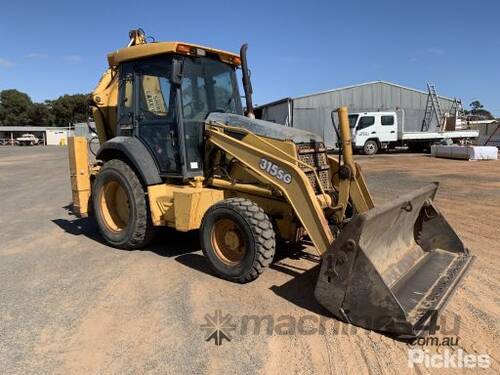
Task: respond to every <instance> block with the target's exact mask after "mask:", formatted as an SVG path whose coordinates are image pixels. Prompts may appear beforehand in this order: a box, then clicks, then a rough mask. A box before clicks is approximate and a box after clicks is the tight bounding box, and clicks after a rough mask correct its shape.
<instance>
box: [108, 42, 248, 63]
mask: <svg viewBox="0 0 500 375" xmlns="http://www.w3.org/2000/svg"><path fill="white" fill-rule="evenodd" d="M203 51H204V52H205V53H206V52H209V53H212V54H215V55H217V56H218V57H219V59H220V60H221V61H223V62H225V63H228V64H231V65H235V66H238V65H240V64H241V60H240V56H239V55H238V54H235V53H232V52H227V51H222V50H219V49H215V48H210V47H205V46H200V45H197V44H192V43H184V42H155V43H144V44H137V45H134V46H130V47H125V48H121V49H119V50H117V51H115V52H111V53H110V54H108V64H109V66H110V67H114V66H117V65H119V64H121V63H123V62H125V61H129V60H135V59H140V58H143V57H150V56H156V55H161V54H164V53H176V54H181V55H187V56H203Z"/></svg>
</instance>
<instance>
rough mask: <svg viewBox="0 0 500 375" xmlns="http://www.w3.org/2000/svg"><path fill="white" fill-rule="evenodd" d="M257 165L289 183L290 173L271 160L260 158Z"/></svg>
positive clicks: (290, 179)
mask: <svg viewBox="0 0 500 375" xmlns="http://www.w3.org/2000/svg"><path fill="white" fill-rule="evenodd" d="M259 167H260V169H262V170H264V171H266V172H267V173H268V174H270V175H271V176H273V177H276V178H277V179H278V180H281V181H283V182H284V183H285V184H290V183H291V182H292V175H291V174H290V173H288V172H287V171H285V170H284V169H281V168H280V167H279V166H278V165H276V164H274V163H273V162H272V161H269V160H267V159H266V158H262V159H260V162H259Z"/></svg>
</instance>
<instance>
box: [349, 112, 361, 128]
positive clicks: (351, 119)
mask: <svg viewBox="0 0 500 375" xmlns="http://www.w3.org/2000/svg"><path fill="white" fill-rule="evenodd" d="M358 117H359V115H349V127H350V128H351V129H352V128H354V127H355V126H356V122H357V121H358Z"/></svg>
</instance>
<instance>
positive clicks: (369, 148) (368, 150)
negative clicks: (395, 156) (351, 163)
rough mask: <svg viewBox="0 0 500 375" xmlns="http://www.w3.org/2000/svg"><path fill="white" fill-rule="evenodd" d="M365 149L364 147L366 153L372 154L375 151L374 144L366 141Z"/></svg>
mask: <svg viewBox="0 0 500 375" xmlns="http://www.w3.org/2000/svg"><path fill="white" fill-rule="evenodd" d="M365 149H366V153H368V154H372V153H373V152H374V151H375V145H374V144H373V143H368V144H367V145H366V146H365Z"/></svg>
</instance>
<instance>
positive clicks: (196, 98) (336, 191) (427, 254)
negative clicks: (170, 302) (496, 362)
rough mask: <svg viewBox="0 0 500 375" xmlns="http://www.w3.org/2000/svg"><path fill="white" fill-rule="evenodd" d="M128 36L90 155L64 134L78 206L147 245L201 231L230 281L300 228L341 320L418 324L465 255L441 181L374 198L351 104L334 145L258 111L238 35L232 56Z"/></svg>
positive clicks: (114, 63) (116, 240)
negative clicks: (160, 237)
mask: <svg viewBox="0 0 500 375" xmlns="http://www.w3.org/2000/svg"><path fill="white" fill-rule="evenodd" d="M129 36H130V43H129V44H128V46H127V47H125V48H122V49H119V50H117V51H115V52H113V53H111V54H109V55H108V63H109V68H108V69H107V71H106V72H105V73H104V75H103V76H102V78H101V80H100V82H99V84H98V86H97V87H96V89H95V90H94V92H93V93H92V95H91V100H90V104H91V108H92V112H93V117H94V119H95V123H96V129H97V133H98V137H99V141H100V148H99V150H98V152H97V155H96V162H92V163H90V164H89V157H88V151H87V149H88V148H87V142H86V139H85V138H82V137H74V138H71V139H70V141H69V159H70V171H71V179H72V190H73V206H74V210H75V213H76V214H78V215H80V216H86V215H89V214H91V215H92V216H93V217H94V218H95V220H96V221H97V223H98V227H99V230H100V233H101V235H102V237H103V238H104V240H105V241H106V242H107V243H108V244H110V245H111V246H115V247H118V248H123V249H137V248H142V247H144V246H146V245H147V244H148V242H149V241H150V240H151V239H152V238H153V235H154V233H155V230H157V229H158V228H159V227H162V226H167V227H171V228H175V229H177V230H179V231H190V230H195V229H199V231H200V240H201V247H202V250H203V253H204V255H205V256H206V259H207V261H208V263H209V264H210V266H211V267H212V268H213V270H214V271H215V273H216V274H217V275H219V276H220V277H222V278H225V279H228V280H230V281H234V282H238V283H245V282H249V281H252V280H254V279H256V278H257V277H258V276H259V275H260V274H261V273H262V272H263V270H264V269H265V268H266V267H267V266H268V265H269V264H270V263H271V262H272V260H273V256H274V252H275V244H276V241H277V240H282V241H285V242H297V241H302V240H304V239H307V240H309V241H310V242H312V244H313V245H314V248H315V250H316V251H317V252H318V254H319V255H321V257H322V263H321V270H320V275H319V280H318V282H317V285H316V289H315V292H314V293H315V296H316V298H317V300H318V301H319V302H320V303H321V305H323V306H324V307H325V308H327V309H328V310H329V311H330V312H331V313H333V314H334V315H335V316H336V317H337V318H339V319H342V320H344V321H346V322H349V323H352V324H355V325H358V326H362V327H365V328H367V329H372V330H377V331H385V332H390V333H392V334H394V335H396V336H400V337H415V336H419V335H421V334H423V333H425V329H424V327H425V324H426V322H427V321H428V320H429V319H430V318H431V315H432V314H429V312H430V311H438V310H440V309H441V308H442V307H443V306H444V303H445V302H446V301H447V300H448V299H449V298H448V297H449V296H450V294H451V292H452V291H453V290H454V289H455V288H456V286H457V284H458V282H459V280H460V279H461V277H462V276H463V275H464V273H465V271H466V270H467V268H468V266H469V265H470V263H471V260H472V256H470V255H469V251H468V250H467V249H466V248H465V247H464V245H463V243H462V241H461V240H460V239H459V238H458V237H457V235H456V234H455V232H454V231H453V229H452V228H451V227H450V226H449V225H448V223H447V222H446V220H445V218H444V217H443V216H442V215H441V214H440V212H439V211H438V210H437V208H436V207H435V206H434V205H433V203H432V202H433V198H434V195H435V193H436V190H437V184H431V185H429V186H425V187H423V188H422V189H420V190H418V191H415V192H413V193H411V194H409V195H407V196H403V197H400V198H397V199H394V201H392V202H391V203H390V204H388V205H384V206H379V207H375V206H374V203H373V200H372V197H371V196H370V193H369V191H368V188H367V186H366V183H365V180H364V178H363V175H362V173H361V169H360V167H359V165H357V164H356V163H355V162H354V160H353V155H352V147H351V135H350V130H349V123H348V113H347V109H346V108H339V109H338V110H336V118H338V121H337V122H338V128H337V126H336V125H335V124H334V126H335V128H336V129H338V132H339V137H340V140H341V145H342V149H341V150H342V152H341V153H339V156H338V157H333V156H331V155H328V154H327V150H326V149H325V145H324V143H323V141H322V139H321V138H320V137H318V136H317V135H315V134H312V133H308V132H305V131H301V130H298V129H294V128H288V127H285V126H281V125H276V124H273V123H269V122H266V121H262V120H257V119H255V116H254V115H253V106H252V86H251V83H250V77H249V71H248V67H247V60H246V50H247V46H246V45H243V46H242V48H241V51H240V54H234V53H230V52H225V51H221V50H217V49H213V48H207V47H203V46H199V45H195V44H189V43H182V42H152V43H147V42H146V37H145V35H144V32H143V31H142V30H141V29H138V30H133V31H131V32H130V34H129ZM239 68H241V69H242V76H243V87H244V90H245V100H246V109H245V111H244V110H243V106H242V104H241V101H240V94H239V92H238V83H237V78H236V70H237V69H239ZM333 117H334V116H332V118H333ZM311 292H312V291H311Z"/></svg>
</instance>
